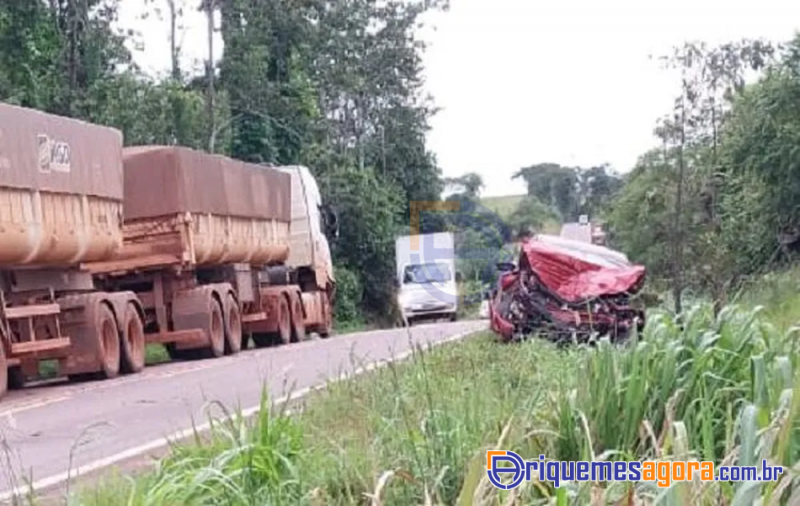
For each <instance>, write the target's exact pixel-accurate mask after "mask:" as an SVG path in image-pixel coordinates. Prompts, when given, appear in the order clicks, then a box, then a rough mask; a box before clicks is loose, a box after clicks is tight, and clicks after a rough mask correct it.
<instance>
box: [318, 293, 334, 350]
mask: <svg viewBox="0 0 800 506" xmlns="http://www.w3.org/2000/svg"><path fill="white" fill-rule="evenodd" d="M323 304H324V307H323V310H324V311H325V317H324V323H323V324H322V328H320V329H319V332H318V334H319V337H321V338H323V339H324V338H326V337H330V335H331V332H332V331H333V308H331V301H330V299H329V298H328V295H327V294H326V295H325V299H324V302H323Z"/></svg>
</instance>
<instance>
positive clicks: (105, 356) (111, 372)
mask: <svg viewBox="0 0 800 506" xmlns="http://www.w3.org/2000/svg"><path fill="white" fill-rule="evenodd" d="M94 303H95V304H97V306H96V307H95V308H94V309H95V310H94V311H91V312H90V313H88V314H92V313H94V317H95V318H94V322H92V324H91V325H87V326H85V327H84V328H83V330H84V331H85V332H86V334H85V335H84V336H83V337H84V338H85V339H87V340H88V342H90V343H92V344H93V345H94V350H95V359H96V360H97V365H98V367H99V370H97V371H95V372H88V373H78V374H70V375H69V379H70V380H72V381H83V380H93V379H111V378H115V377H117V375H119V369H120V362H121V361H120V335H119V329H118V328H117V319H116V318H114V314H113V313H112V312H111V309H110V308H109V307H108V305H107V304H105V303H103V302H101V301H96V302H94ZM87 310H88V308H87Z"/></svg>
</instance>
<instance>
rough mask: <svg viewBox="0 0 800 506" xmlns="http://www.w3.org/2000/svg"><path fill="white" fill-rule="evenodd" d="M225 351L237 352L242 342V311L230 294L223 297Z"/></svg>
mask: <svg viewBox="0 0 800 506" xmlns="http://www.w3.org/2000/svg"><path fill="white" fill-rule="evenodd" d="M225 307H226V308H227V309H226V313H225V352H226V353H228V354H230V355H233V354H236V353H239V351H241V349H242V344H243V343H244V337H243V335H242V313H241V311H240V310H239V303H238V302H236V299H235V298H234V297H233V295H232V294H230V293H229V294H228V295H227V296H226V297H225Z"/></svg>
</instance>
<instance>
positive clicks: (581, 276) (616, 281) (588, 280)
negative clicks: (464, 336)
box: [489, 235, 645, 343]
mask: <svg viewBox="0 0 800 506" xmlns="http://www.w3.org/2000/svg"><path fill="white" fill-rule="evenodd" d="M498 268H499V269H500V270H501V271H502V274H501V275H500V278H499V280H498V283H497V286H496V287H495V289H494V293H493V294H492V298H491V303H490V305H489V309H490V310H489V318H490V322H491V323H490V325H491V328H492V330H493V331H494V332H495V333H496V334H498V335H499V336H500V339H501V340H503V341H514V340H519V339H522V338H524V337H526V336H530V335H535V334H538V335H540V336H542V337H544V338H546V339H548V340H551V341H555V342H558V343H566V342H578V343H585V342H588V341H591V340H593V339H595V338H598V337H603V336H608V337H609V339H610V340H611V341H624V340H625V339H627V338H628V336H629V335H630V333H631V330H632V329H634V328H636V329H637V330H638V331H641V330H642V328H643V327H644V311H642V310H641V309H637V308H635V307H633V306H632V305H631V297H632V296H633V295H635V294H636V293H638V292H639V291H640V290H641V289H642V285H643V284H644V279H645V268H644V267H643V266H641V265H633V264H631V263H630V262H629V261H628V259H627V258H626V257H625V255H623V254H622V253H619V252H616V251H613V250H611V249H608V248H605V247H602V246H596V245H592V244H587V243H584V242H580V241H573V240H569V239H564V238H561V237H555V236H547V235H536V236H533V237H532V238H529V239H527V240H525V241H524V242H523V243H522V247H521V251H520V255H519V260H518V263H517V265H516V266H514V265H513V264H501V265H499V266H498Z"/></svg>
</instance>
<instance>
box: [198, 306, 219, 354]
mask: <svg viewBox="0 0 800 506" xmlns="http://www.w3.org/2000/svg"><path fill="white" fill-rule="evenodd" d="M208 313H209V315H208V326H207V327H206V328H205V331H206V333H207V334H208V336H209V338H210V340H211V343H210V344H209V345H208V346H207V347H206V348H203V349H201V350H198V351H199V352H200V353H199V354H200V355H201V356H202V357H203V358H217V357H221V356H222V355H224V354H225V321H224V319H223V318H222V308H221V307H220V305H219V302H218V301H217V299H215V298H214V297H211V296H209V297H208Z"/></svg>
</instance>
